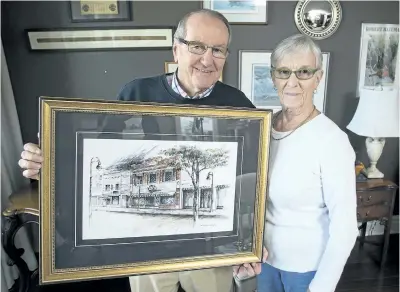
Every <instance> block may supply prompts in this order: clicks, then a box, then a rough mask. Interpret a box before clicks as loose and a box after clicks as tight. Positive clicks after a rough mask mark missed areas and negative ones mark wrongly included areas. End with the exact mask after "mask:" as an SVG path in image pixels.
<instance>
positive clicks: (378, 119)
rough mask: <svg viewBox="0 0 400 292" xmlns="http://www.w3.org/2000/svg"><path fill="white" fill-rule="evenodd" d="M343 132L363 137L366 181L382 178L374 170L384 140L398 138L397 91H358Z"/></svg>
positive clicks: (379, 172)
mask: <svg viewBox="0 0 400 292" xmlns="http://www.w3.org/2000/svg"><path fill="white" fill-rule="evenodd" d="M347 129H349V130H350V131H352V132H354V133H355V134H357V135H360V136H365V137H367V138H366V140H365V146H366V148H367V153H368V158H369V160H370V166H369V167H368V168H367V169H366V174H367V177H368V178H383V177H384V174H383V173H382V172H381V171H379V169H378V168H377V167H376V164H377V163H378V160H379V158H380V157H381V154H382V150H383V147H384V146H385V138H389V137H399V91H398V89H383V88H382V89H379V90H368V89H360V101H359V103H358V106H357V109H356V112H355V113H354V116H353V119H352V120H351V122H350V123H349V124H348V125H347Z"/></svg>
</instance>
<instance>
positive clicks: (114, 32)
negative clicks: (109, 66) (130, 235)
mask: <svg viewBox="0 0 400 292" xmlns="http://www.w3.org/2000/svg"><path fill="white" fill-rule="evenodd" d="M27 34H28V39H29V44H30V49H31V50H93V49H95V50H99V49H106V50H113V49H126V48H129V49H141V50H143V49H171V47H172V35H173V27H136V28H135V27H132V28H79V29H75V28H69V29H28V30H27Z"/></svg>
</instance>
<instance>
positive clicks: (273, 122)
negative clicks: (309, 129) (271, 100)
mask: <svg viewBox="0 0 400 292" xmlns="http://www.w3.org/2000/svg"><path fill="white" fill-rule="evenodd" d="M314 111H315V105H314V108H313V110H312V111H311V113H310V114H309V115H308V117H307V118H305V119H304V121H302V122H301V123H300V124H299V125H298V126H297V127H296V128H294V130H292V131H291V132H290V133H289V134H287V135H286V136H283V137H282V138H274V136H273V135H272V139H274V140H282V139H285V138H287V137H289V136H290V135H292V134H293V132H294V131H296V130H297V129H298V128H300V126H302V125H304V124H305V122H307V121H308V119H309V118H310V117H311V115H312V114H313V113H314ZM280 114H282V111H280V112H279V113H278V114H277V115H276V116H275V119H274V120H273V121H272V128H274V127H275V121H276V120H277V119H278V117H279V115H280Z"/></svg>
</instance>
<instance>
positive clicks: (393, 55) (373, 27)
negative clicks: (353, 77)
mask: <svg viewBox="0 0 400 292" xmlns="http://www.w3.org/2000/svg"><path fill="white" fill-rule="evenodd" d="M399 35H400V33H399V25H398V24H373V23H363V24H362V25H361V42H360V61H359V72H358V86H357V96H360V95H359V90H360V89H363V88H364V89H372V90H383V89H393V88H396V87H398V86H399V80H398V79H399V77H398V76H399V75H398V74H399V57H398V55H399Z"/></svg>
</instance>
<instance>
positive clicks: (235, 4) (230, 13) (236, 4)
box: [202, 0, 268, 24]
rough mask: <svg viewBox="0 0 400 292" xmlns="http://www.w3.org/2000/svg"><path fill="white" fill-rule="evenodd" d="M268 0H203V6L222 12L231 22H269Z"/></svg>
mask: <svg viewBox="0 0 400 292" xmlns="http://www.w3.org/2000/svg"><path fill="white" fill-rule="evenodd" d="M267 2H268V1H267V0H239V1H231V0H203V1H202V7H203V8H207V9H211V10H215V11H218V12H220V13H222V14H223V15H224V16H225V17H226V19H228V21H229V22H230V23H236V24H267V23H268V5H267Z"/></svg>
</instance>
